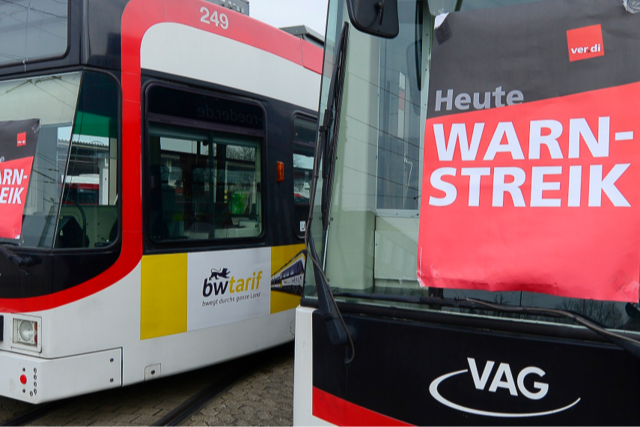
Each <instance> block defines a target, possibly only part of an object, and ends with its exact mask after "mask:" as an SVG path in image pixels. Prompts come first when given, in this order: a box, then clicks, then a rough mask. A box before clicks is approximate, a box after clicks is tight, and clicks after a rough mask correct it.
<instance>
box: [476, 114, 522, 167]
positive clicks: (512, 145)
mask: <svg viewBox="0 0 640 427" xmlns="http://www.w3.org/2000/svg"><path fill="white" fill-rule="evenodd" d="M505 136H506V137H507V144H506V145H502V144H500V143H501V142H502V139H503V138H504V137H505ZM496 153H511V157H512V158H513V160H523V159H524V154H523V153H522V147H521V146H520V141H519V140H518V135H516V130H515V128H514V127H513V123H512V122H500V123H498V127H497V128H496V131H495V133H494V134H493V138H491V142H490V143H489V148H487V152H486V153H485V155H484V159H483V160H493V159H494V158H495V157H496Z"/></svg>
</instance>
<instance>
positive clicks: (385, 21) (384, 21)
mask: <svg viewBox="0 0 640 427" xmlns="http://www.w3.org/2000/svg"><path fill="white" fill-rule="evenodd" d="M347 9H348V11H349V18H350V19H351V23H352V24H353V26H354V27H356V28H357V29H358V30H360V31H362V32H363V33H367V34H371V35H374V36H378V37H384V38H387V39H392V38H394V37H396V36H397V35H398V33H399V32H400V23H399V21H398V0H347Z"/></svg>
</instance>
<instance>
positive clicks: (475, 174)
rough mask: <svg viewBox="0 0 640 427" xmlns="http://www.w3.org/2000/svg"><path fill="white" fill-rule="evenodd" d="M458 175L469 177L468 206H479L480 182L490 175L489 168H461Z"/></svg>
mask: <svg viewBox="0 0 640 427" xmlns="http://www.w3.org/2000/svg"><path fill="white" fill-rule="evenodd" d="M460 175H462V176H468V177H469V206H480V180H481V177H483V176H489V175H491V168H462V169H461V170H460Z"/></svg>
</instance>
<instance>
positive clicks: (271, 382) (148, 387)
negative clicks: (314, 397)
mask: <svg viewBox="0 0 640 427" xmlns="http://www.w3.org/2000/svg"><path fill="white" fill-rule="evenodd" d="M293 353H294V346H293V343H290V344H286V345H283V346H280V347H277V348H274V349H271V350H267V351H265V352H262V353H258V354H257V355H256V356H257V357H259V358H262V360H258V361H257V365H256V368H254V369H253V370H252V371H251V372H250V373H249V374H247V376H245V377H244V378H241V379H240V380H239V381H237V382H236V383H234V384H232V385H231V386H229V387H228V388H227V389H226V390H224V391H223V392H222V393H220V394H219V395H218V396H217V397H216V398H214V399H213V400H212V401H210V402H209V403H208V404H207V405H206V406H204V407H202V408H201V409H200V410H199V411H198V412H196V413H195V414H193V415H192V416H191V417H189V418H187V419H186V420H184V421H183V425H197V426H199V425H203V426H204V425H256V426H257V425H261V426H262V425H285V426H287V425H292V422H293ZM242 360H249V359H241V360H236V361H231V362H227V363H224V364H220V365H215V366H211V367H208V368H204V369H200V370H197V371H193V372H188V373H185V374H181V375H175V376H171V377H167V378H161V379H158V380H155V381H151V382H146V383H141V384H136V385H133V386H129V387H123V388H119V389H113V390H107V391H103V392H99V393H93V394H90V395H86V396H80V397H78V398H75V399H73V400H71V401H70V402H69V403H68V404H66V405H64V406H63V407H62V408H61V409H59V410H57V411H55V412H52V413H50V414H48V415H46V416H45V417H43V418H40V419H38V420H36V421H34V422H33V423H32V424H31V425H40V426H62V425H84V426H101V425H116V426H145V425H151V424H153V423H155V422H157V421H159V420H160V419H161V418H162V417H164V416H165V415H167V414H168V413H169V412H170V411H172V410H173V409H175V408H176V407H178V406H179V405H180V404H182V403H184V402H185V401H186V400H188V399H189V398H190V397H192V396H193V395H194V394H196V393H197V392H199V391H200V390H202V389H204V388H205V387H207V386H208V385H209V384H210V383H211V382H212V381H213V380H215V378H217V377H220V376H221V375H222V374H223V373H224V372H225V371H226V370H228V369H229V368H230V366H231V364H233V363H242ZM32 408H34V406H33V405H30V404H28V403H24V402H19V401H17V400H13V399H7V398H3V397H0V424H4V423H5V422H7V421H8V420H11V419H13V418H15V417H17V416H19V415H21V414H24V413H25V412H27V411H29V410H31V409H32Z"/></svg>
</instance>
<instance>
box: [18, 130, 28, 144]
mask: <svg viewBox="0 0 640 427" xmlns="http://www.w3.org/2000/svg"><path fill="white" fill-rule="evenodd" d="M17 139H18V147H22V146H24V145H27V133H26V132H20V133H19V134H18V138H17Z"/></svg>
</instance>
